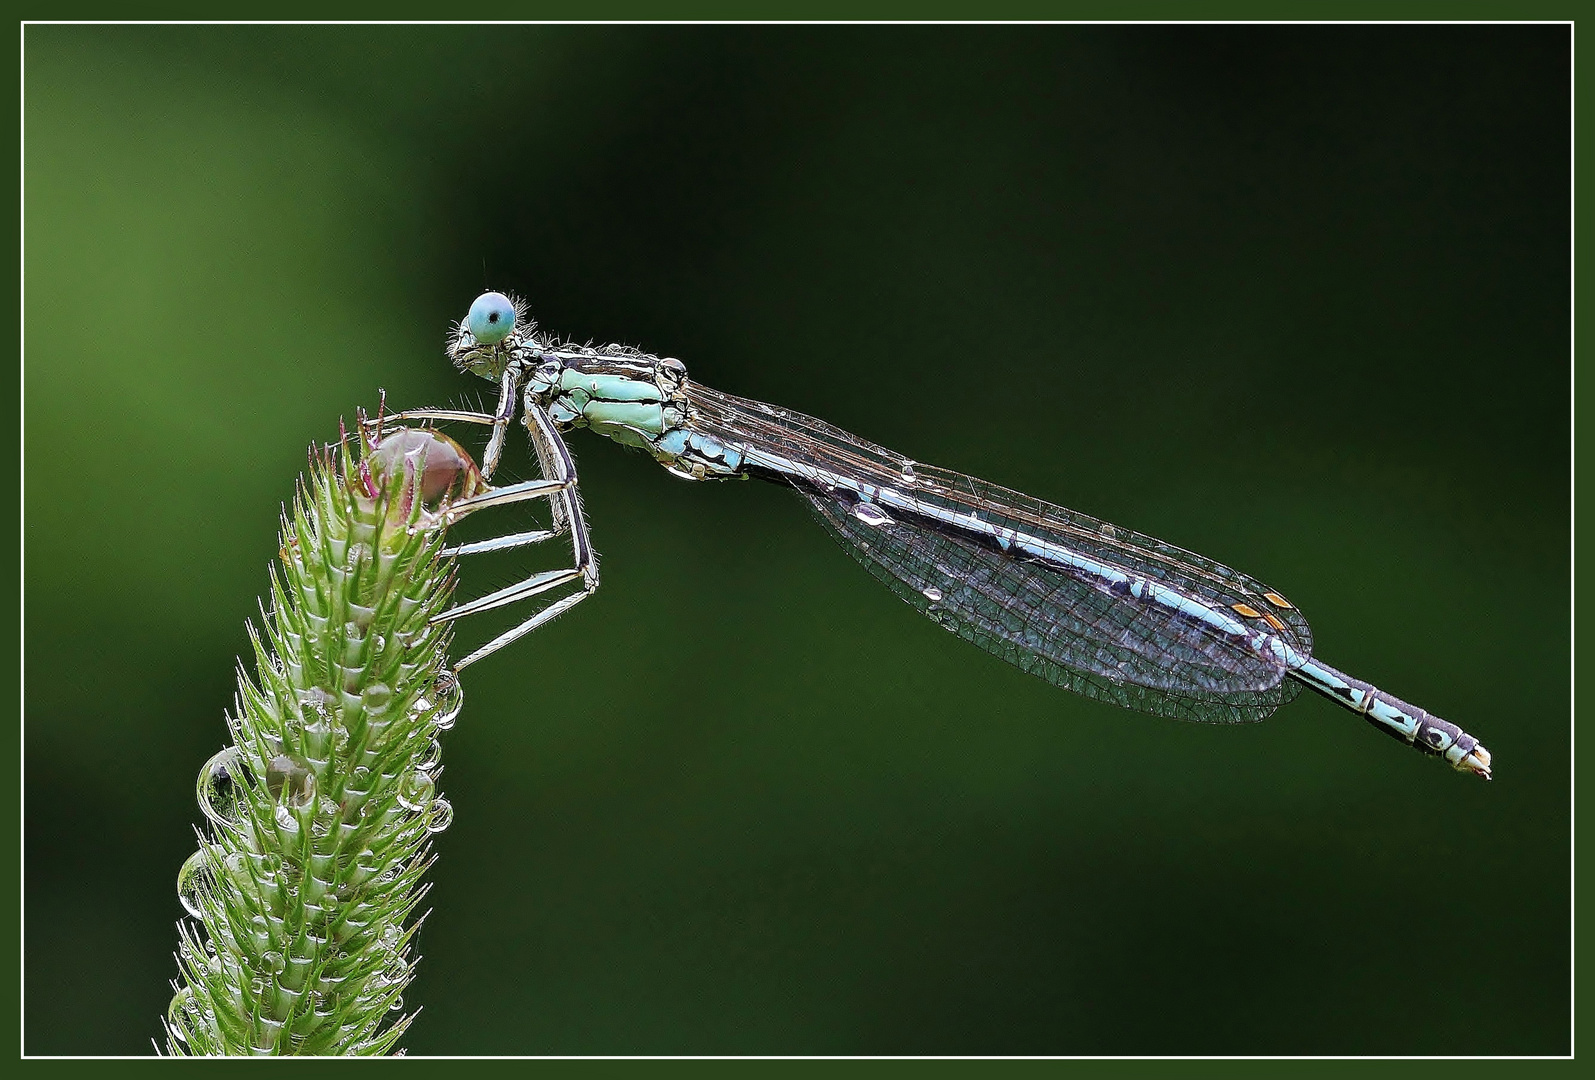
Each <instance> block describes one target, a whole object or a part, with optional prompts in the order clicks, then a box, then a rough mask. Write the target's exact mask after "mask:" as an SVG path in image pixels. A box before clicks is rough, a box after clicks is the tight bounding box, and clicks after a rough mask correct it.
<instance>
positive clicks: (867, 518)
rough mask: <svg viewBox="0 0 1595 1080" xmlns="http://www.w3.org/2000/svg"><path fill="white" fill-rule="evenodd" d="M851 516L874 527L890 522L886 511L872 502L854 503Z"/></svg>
mask: <svg viewBox="0 0 1595 1080" xmlns="http://www.w3.org/2000/svg"><path fill="white" fill-rule="evenodd" d="M853 516H854V517H856V518H858V519H859V520H860V521H862V522H863V523H864V524H866V525H873V526H875V527H876V528H880V527H881V526H882V525H890V524H892V519H891V518H890V517H888V516H887V514H886V511H884V510H882V509H881V508H880V507H878V506H876V505H875V504H874V503H872V502H860V503H858V504H856V505H855V506H854V507H853Z"/></svg>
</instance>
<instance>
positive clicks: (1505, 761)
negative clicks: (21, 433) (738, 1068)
mask: <svg viewBox="0 0 1595 1080" xmlns="http://www.w3.org/2000/svg"><path fill="white" fill-rule="evenodd" d="M1570 47H1571V40H1570V29H1569V28H1567V27H1560V28H1557V27H1549V28H1547V27H1504V26H1495V27H1438V28H1436V27H1430V28H1421V27H1398V28H1375V27H1304V28H1294V27H1195V28H1193V27H1054V28H1041V27H1017V28H996V27H985V28H976V27H961V28H960V27H919V28H907V29H893V28H882V27H870V28H862V27H861V28H838V27H822V28H791V27H783V28H753V27H617V28H599V27H543V28H539V27H474V28H473V27H466V28H440V27H425V28H404V27H339V28H303V27H250V28H238V29H227V28H219V27H142V28H120V27H68V26H33V27H29V28H28V29H27V31H26V34H25V41H24V60H25V80H24V91H25V108H24V113H23V115H24V120H25V124H26V129H25V135H26V142H25V159H24V165H25V168H24V180H25V184H26V189H25V200H24V207H25V213H24V223H25V228H26V243H25V274H26V277H25V285H26V294H25V302H24V308H23V310H24V315H25V318H26V330H25V336H24V344H25V348H26V356H25V365H24V396H25V422H26V429H25V434H26V446H27V464H26V469H25V479H26V495H25V501H24V512H25V523H24V538H25V543H26V560H25V574H24V576H25V586H26V608H25V660H24V671H25V676H26V700H25V706H26V711H25V747H26V761H25V770H26V771H25V783H26V803H25V811H26V831H25V892H24V899H25V903H26V910H25V938H24V944H25V971H24V974H25V986H24V1005H25V1031H24V1036H25V1041H24V1046H25V1049H26V1050H27V1051H28V1052H30V1053H109V1052H118V1053H134V1054H138V1053H143V1052H147V1051H149V1049H150V1039H151V1037H152V1036H154V1035H156V1034H157V1032H158V1018H159V1017H160V1016H161V1015H162V1014H163V1012H164V1009H165V1006H166V1002H167V999H168V997H169V995H170V991H169V989H168V987H167V979H168V978H170V977H171V976H172V975H173V974H174V973H175V971H176V968H175V964H174V961H173V960H172V956H171V953H172V950H173V948H174V946H175V941H176V937H175V931H174V927H173V924H174V922H175V921H176V919H177V918H178V916H179V915H180V914H181V909H180V908H179V906H178V903H177V898H176V895H175V891H174V880H175V877H176V874H177V868H178V866H179V864H180V863H181V862H182V861H183V858H184V857H185V856H186V855H187V854H188V853H189V852H190V851H192V850H193V847H194V842H193V837H192V833H191V827H192V826H193V824H194V823H196V822H197V821H198V820H199V815H198V811H197V809H196V807H195V805H194V795H193V792H194V777H195V774H196V772H197V770H198V768H199V766H200V764H201V763H202V762H203V761H204V760H205V759H206V757H207V756H209V755H210V754H211V753H212V752H213V751H214V750H216V749H217V748H219V747H220V746H221V745H222V742H223V739H224V737H225V728H224V726H223V722H222V715H223V712H224V710H225V709H226V708H227V707H228V705H229V703H230V701H231V697H232V686H233V664H234V657H235V656H236V655H238V654H240V653H241V652H242V651H243V650H244V649H245V647H246V637H245V633H244V622H245V620H246V619H248V618H250V617H251V616H252V615H253V614H254V613H255V612H256V597H257V596H258V595H259V594H260V593H261V592H262V590H263V589H264V587H265V584H266V567H267V565H268V563H269V562H270V560H271V559H272V557H273V556H274V555H275V553H276V550H277V537H276V532H277V515H278V512H279V508H280V506H281V503H282V502H283V500H285V499H287V498H288V497H289V496H290V495H291V493H292V490H293V484H294V480H295V477H296V475H297V474H298V471H299V469H300V467H301V465H302V464H303V462H304V453H305V448H306V446H307V445H308V444H309V443H311V442H312V441H314V440H326V439H328V438H331V437H333V436H334V435H335V434H336V431H337V425H338V420H339V417H340V416H342V417H351V416H352V415H353V410H354V409H355V407H356V406H358V405H361V404H364V405H367V406H374V405H375V403H376V399H377V390H378V388H379V387H385V388H386V390H387V392H388V398H389V401H390V402H391V403H393V404H395V405H398V406H401V407H402V406H415V405H421V404H444V403H450V402H473V403H474V402H476V401H479V400H481V399H484V398H486V397H487V396H488V394H489V392H490V388H489V387H488V386H487V384H486V383H480V382H477V381H475V380H471V379H470V378H468V377H466V376H461V375H457V374H456V373H454V372H453V371H452V370H451V369H450V368H449V366H448V365H447V363H446V362H445V361H444V360H443V358H442V352H441V349H442V341H443V334H444V331H445V328H446V327H447V325H448V324H449V322H450V320H453V319H458V318H461V317H463V315H464V313H465V310H466V307H467V306H468V305H469V303H470V301H471V299H472V298H473V297H474V296H475V295H476V294H477V293H478V292H479V291H481V290H482V288H483V287H484V286H492V287H494V288H498V289H509V290H513V291H516V292H519V293H521V294H522V295H524V296H527V297H529V298H530V300H531V304H532V307H533V310H534V312H535V314H536V315H537V317H538V318H539V319H540V320H541V322H542V323H543V324H544V325H545V326H547V327H549V328H551V329H553V330H556V331H558V332H560V333H564V334H568V335H571V336H574V337H577V338H579V339H587V338H593V339H602V340H605V341H608V340H616V339H618V340H621V341H625V342H629V343H634V344H641V345H643V346H644V347H646V348H648V349H650V350H653V351H657V352H660V353H664V354H669V355H674V356H678V357H681V358H682V359H683V360H684V361H686V363H687V364H688V366H689V369H690V370H691V372H692V373H693V375H694V376H695V377H697V378H699V379H701V380H703V381H705V382H708V383H710V384H711V385H714V386H716V387H719V388H721V389H724V390H728V391H731V392H733V393H738V394H743V395H747V396H752V397H756V398H760V399H763V400H767V401H772V402H776V403H779V404H783V405H787V406H790V407H794V408H798V409H802V410H804V411H806V412H810V413H813V414H816V415H818V416H821V417H824V418H826V419H828V420H830V421H831V422H833V423H836V424H839V425H842V426H844V427H846V428H849V429H851V430H854V431H857V432H858V433H860V434H861V435H863V436H865V437H866V438H869V439H871V440H873V441H876V442H879V443H882V444H884V445H886V446H890V447H892V448H893V449H897V450H900V451H902V452H903V453H905V454H908V455H910V456H912V457H915V458H918V459H919V460H922V461H929V462H934V463H937V464H942V465H947V466H951V467H954V468H958V469H961V470H964V471H968V472H971V473H974V474H976V475H978V476H982V477H986V478H988V479H991V480H994V481H997V482H999V483H1002V484H1006V485H1008V486H1010V487H1015V488H1018V489H1020V490H1023V491H1026V492H1029V493H1032V494H1034V495H1037V496H1041V497H1043V498H1047V499H1051V500H1053V501H1056V502H1061V503H1063V504H1065V505H1068V506H1071V507H1076V508H1079V509H1081V510H1085V511H1088V512H1090V513H1093V514H1097V515H1099V516H1101V517H1105V518H1107V519H1109V520H1111V521H1115V522H1118V523H1121V524H1124V525H1129V526H1133V527H1135V528H1137V529H1140V530H1142V531H1145V532H1149V533H1152V534H1154V535H1158V536H1162V537H1164V538H1166V539H1168V540H1171V541H1173V542H1175V543H1178V544H1181V545H1183V546H1186V547H1189V548H1192V549H1194V550H1197V551H1200V552H1203V553H1205V554H1208V555H1210V556H1212V557H1214V558H1217V559H1221V560H1223V561H1225V562H1228V563H1230V564H1231V565H1234V566H1236V567H1239V568H1242V569H1244V570H1246V571H1248V572H1250V573H1252V574H1255V575H1257V576H1258V577H1260V578H1262V579H1264V580H1266V581H1268V582H1270V583H1271V584H1273V585H1275V586H1276V587H1277V588H1279V589H1280V590H1282V591H1283V592H1284V593H1285V594H1286V595H1288V596H1289V597H1291V599H1292V600H1294V601H1295V602H1296V603H1297V604H1298V605H1299V606H1300V607H1302V608H1303V609H1304V610H1305V611H1306V612H1307V614H1308V615H1309V617H1310V618H1312V620H1313V623H1314V627H1315V629H1316V632H1317V639H1318V646H1319V648H1318V651H1319V652H1320V654H1321V655H1322V656H1323V657H1324V658H1325V659H1326V660H1328V661H1329V662H1330V663H1333V664H1335V665H1337V666H1340V667H1342V668H1344V669H1345V670H1347V671H1349V672H1352V673H1353V674H1355V675H1358V676H1360V677H1363V678H1366V679H1368V680H1371V681H1373V682H1375V683H1377V684H1378V685H1380V686H1383V687H1386V688H1388V689H1390V690H1391V691H1393V692H1394V693H1397V694H1399V695H1400V696H1402V697H1405V698H1407V699H1409V700H1412V701H1415V702H1418V703H1420V704H1422V705H1424V706H1426V707H1428V708H1430V709H1432V710H1434V711H1435V712H1436V713H1438V714H1440V715H1442V716H1445V717H1448V718H1450V719H1452V720H1455V721H1457V722H1459V723H1461V724H1462V725H1463V726H1464V727H1466V728H1468V729H1469V730H1471V731H1473V732H1474V733H1475V734H1477V735H1479V736H1480V737H1481V738H1482V739H1483V740H1484V742H1485V743H1486V744H1487V745H1488V746H1489V747H1490V749H1491V750H1492V751H1493V752H1494V754H1495V755H1496V760H1497V764H1498V777H1499V779H1498V780H1497V781H1496V782H1494V783H1493V784H1488V785H1486V784H1483V783H1479V782H1476V781H1474V780H1472V779H1470V778H1465V777H1462V776H1459V775H1456V774H1453V773H1452V772H1450V771H1449V770H1448V769H1446V768H1444V767H1443V766H1441V765H1440V764H1437V763H1436V762H1434V761H1431V760H1425V759H1423V758H1420V757H1419V756H1418V755H1416V754H1414V753H1412V752H1410V751H1408V750H1405V749H1403V748H1401V747H1400V746H1398V745H1397V744H1395V743H1393V742H1391V741H1389V740H1386V739H1384V738H1382V737H1380V736H1378V735H1377V734H1375V733H1374V732H1373V731H1372V730H1370V729H1369V728H1367V727H1366V726H1365V725H1363V724H1361V723H1360V722H1358V721H1357V720H1356V719H1354V718H1352V717H1350V716H1349V715H1348V714H1346V713H1344V712H1341V711H1340V710H1338V709H1336V708H1334V707H1333V706H1331V705H1330V704H1328V703H1327V702H1324V701H1321V700H1319V699H1316V698H1313V699H1311V700H1308V699H1303V700H1299V701H1298V702H1297V703H1295V704H1294V705H1292V706H1290V707H1288V708H1286V709H1285V710H1283V711H1282V712H1281V713H1280V714H1279V715H1277V716H1276V717H1275V718H1274V719H1272V720H1271V721H1270V722H1268V723H1265V724H1260V725H1251V726H1245V727H1237V728H1217V727H1206V726H1198V725H1190V724H1182V723H1178V722H1175V721H1169V720H1159V719H1153V718H1148V717H1143V716H1138V715H1134V714H1129V713H1121V712H1119V711H1117V710H1114V709H1112V708H1109V707H1107V706H1104V705H1099V704H1095V703H1091V702H1087V701H1082V700H1079V699H1077V698H1075V697H1073V696H1071V695H1068V694H1066V693H1063V692H1062V691H1058V690H1055V689H1053V688H1051V687H1049V686H1047V685H1046V684H1044V683H1042V682H1040V681H1039V680H1035V679H1032V678H1029V677H1027V676H1025V675H1022V674H1021V673H1019V672H1017V671H1015V670H1014V669H1012V668H1010V667H1008V666H1006V665H1004V664H1002V663H1000V662H998V661H997V660H995V659H993V658H991V657H989V656H987V655H985V654H983V653H980V652H978V651H977V650H975V649H973V648H970V647H969V646H967V645H964V644H962V643H960V642H959V641H957V640H956V639H954V638H953V637H951V636H950V635H948V634H946V633H945V632H943V631H941V630H939V629H938V628H937V627H935V626H934V625H932V624H931V623H930V622H928V621H927V620H924V619H922V618H919V617H917V616H916V615H914V614H913V613H912V612H911V611H910V610H909V609H907V608H906V607H905V606H904V605H902V604H901V603H900V602H898V601H897V600H896V599H895V598H893V597H892V596H891V595H890V594H889V593H888V592H887V591H886V590H885V589H883V588H881V587H880V586H879V585H877V584H876V583H875V582H874V581H873V580H872V579H870V578H869V577H868V576H867V575H866V574H865V572H864V571H863V570H862V569H860V568H859V567H858V566H857V565H855V564H854V563H853V562H852V561H851V560H850V559H848V558H847V557H846V556H845V555H844V554H843V553H842V552H841V551H839V550H838V549H836V548H835V547H834V546H833V544H832V543H831V541H830V540H829V539H827V537H826V536H825V534H824V533H823V532H822V531H821V530H820V529H819V528H818V527H817V526H816V525H815V524H814V523H813V522H812V521H811V520H810V519H809V517H808V514H807V513H806V511H805V509H804V508H803V506H802V505H801V503H800V501H799V500H797V499H795V498H794V497H792V496H791V495H790V494H788V493H786V492H783V491H781V490H779V489H777V488H773V487H766V486H764V485H758V484H722V485H710V484H705V485H693V484H687V483H683V482H680V481H677V480H674V479H672V478H671V477H669V476H667V475H666V474H665V473H664V472H663V470H661V469H659V468H658V467H656V466H655V465H653V464H652V463H650V462H649V461H648V460H647V459H645V458H643V457H640V456H637V455H634V454H628V453H625V452H622V451H621V450H620V449H619V448H617V447H615V446H614V445H613V444H610V443H608V442H606V441H604V440H601V439H597V438H595V437H593V436H591V435H588V434H586V433H576V434H575V435H573V437H572V448H573V449H574V451H575V452H576V454H577V455H578V458H579V463H580V466H581V478H582V490H583V493H584V495H585V497H586V501H587V506H588V508H589V511H590V514H591V520H592V528H593V535H594V539H595V542H596V544H597V546H598V549H599V550H600V552H601V553H602V554H603V556H604V564H603V567H604V579H603V580H604V586H603V588H602V590H601V591H600V592H599V593H598V595H597V596H596V597H595V598H594V599H593V600H591V601H589V602H588V603H586V604H583V605H581V606H580V607H578V608H577V609H576V610H575V611H574V612H572V613H571V614H570V615H568V616H566V617H564V618H562V619H560V620H559V621H557V622H556V623H554V624H552V625H550V626H548V627H547V628H545V629H543V630H541V631H539V632H538V633H537V634H536V635H534V636H533V637H532V638H530V639H527V640H526V641H524V642H522V643H521V644H520V645H519V646H518V647H516V648H514V649H512V650H509V651H507V652H505V653H503V654H501V655H499V656H496V657H494V658H492V659H491V660H489V661H487V662H484V663H482V664H481V665H479V666H478V667H476V668H473V669H471V670H470V672H469V673H468V678H467V680H466V690H467V707H466V711H465V713H464V715H463V716H462V718H461V722H460V724H459V726H458V727H457V728H456V729H455V730H454V731H453V732H452V733H451V734H450V736H449V737H448V739H447V741H446V744H445V749H446V757H445V761H446V764H447V772H446V774H445V776H444V778H443V783H442V788H443V790H445V791H446V792H447V793H448V795H449V797H450V799H451V800H452V801H453V803H454V806H455V808H456V811H457V816H456V821H455V824H454V826H453V827H452V828H451V829H450V830H449V831H448V832H447V833H444V834H442V835H441V836H440V837H439V840H438V849H439V851H440V853H441V859H440V861H439V863H438V865H437V867H436V869H435V871H434V873H433V877H434V880H435V883H436V884H435V888H434V889H433V891H432V893H431V895H430V899H429V902H430V904H431V907H432V909H433V911H432V915H431V918H430V921H429V922H428V923H427V925H426V928H425V930H424V931H423V933H422V936H421V950H422V952H423V954H424V956H425V959H424V961H423V963H422V965H421V967H420V970H419V976H418V979H417V981H416V983H415V986H414V989H413V993H411V994H410V995H408V997H409V998H410V1004H412V1005H420V1006H422V1007H423V1012H422V1014H421V1017H420V1019H419V1021H418V1022H417V1023H416V1025H415V1026H414V1028H413V1029H412V1034H411V1035H410V1036H409V1037H408V1038H407V1045H408V1047H409V1049H410V1052H411V1053H466V1054H471V1053H560V1054H566V1053H694V1052H706V1053H731V1052H736V1053H848V1054H852V1053H862V1054H877V1053H894V1054H895V1053H910V1054H912V1053H931V1052H935V1053H955V1054H989V1053H1015V1054H1019V1053H1023V1054H1052V1053H1231V1052H1238V1053H1257V1052H1269V1053H1298V1052H1300V1053H1306V1052H1311V1053H1354V1054H1360V1053H1544V1054H1560V1053H1567V1052H1569V1051H1570V1048H1571V1041H1570V1040H1571V1034H1570V1018H1569V1009H1570V991H1569V978H1570V962H1569V942H1570V906H1569V904H1570V901H1569V891H1570V878H1569V864H1570V848H1569V840H1570V822H1569V809H1570V791H1569V775H1570V763H1569V745H1570V740H1569V725H1570V713H1569V682H1570V674H1571V671H1570V647H1571V640H1570V610H1569V609H1570V602H1569V589H1570V571H1569V566H1570V519H1569V490H1570V486H1569V485H1570V465H1569V450H1570V445H1569V439H1570V436H1569V431H1570V401H1569V385H1570V379H1571V373H1570V360H1569V349H1570V336H1569V309H1568V297H1569V284H1570V263H1569V242H1570V211H1569V200H1570V192H1569V159H1568V141H1569V110H1570V105H1569V97H1568V95H1569V85H1570V67H1569V55H1570ZM531 557H532V558H534V559H539V560H543V564H544V565H553V564H554V562H555V561H556V560H557V559H558V558H559V553H558V552H546V553H545V552H534V553H533V554H532V556H531ZM513 569H514V567H513V565H512V564H508V563H498V564H490V565H485V566H472V567H470V568H469V569H468V571H467V573H466V576H465V581H464V588H465V590H466V591H467V592H468V593H471V594H475V593H478V592H481V591H485V590H486V589H488V588H491V587H493V586H495V585H497V584H502V583H504V582H506V581H508V580H510V575H511V573H512V572H513ZM523 572H524V571H523ZM481 632H482V631H480V630H475V631H473V629H472V628H471V627H469V626H467V627H466V628H465V629H464V630H463V631H462V634H464V635H471V634H473V633H481Z"/></svg>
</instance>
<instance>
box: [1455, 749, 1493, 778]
mask: <svg viewBox="0 0 1595 1080" xmlns="http://www.w3.org/2000/svg"><path fill="white" fill-rule="evenodd" d="M1456 767H1457V769H1458V770H1459V771H1461V772H1470V773H1473V774H1474V775H1476V776H1482V777H1484V778H1485V779H1486V780H1489V779H1492V777H1491V775H1490V752H1489V751H1488V750H1486V749H1485V748H1484V747H1483V746H1475V747H1474V748H1473V749H1472V750H1471V751H1469V753H1468V756H1467V757H1465V758H1463V759H1462V760H1461V761H1459V762H1457V764H1456Z"/></svg>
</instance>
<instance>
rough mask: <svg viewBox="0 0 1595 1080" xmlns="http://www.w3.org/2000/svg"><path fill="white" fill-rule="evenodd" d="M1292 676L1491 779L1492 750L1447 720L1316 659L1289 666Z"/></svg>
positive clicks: (1460, 767) (1430, 751) (1383, 726)
mask: <svg viewBox="0 0 1595 1080" xmlns="http://www.w3.org/2000/svg"><path fill="white" fill-rule="evenodd" d="M1290 675H1291V678H1293V679H1296V680H1298V681H1299V682H1301V683H1304V684H1305V685H1306V686H1307V687H1308V688H1310V689H1312V690H1316V691H1317V692H1318V693H1320V694H1322V695H1323V696H1324V697H1326V698H1328V699H1329V700H1330V701H1333V702H1335V703H1336V704H1339V705H1342V706H1344V707H1346V708H1348V709H1350V710H1351V711H1352V712H1354V713H1356V714H1358V715H1359V716H1364V717H1366V718H1367V719H1368V722H1369V723H1370V724H1372V725H1373V726H1374V727H1376V728H1378V729H1379V730H1380V731H1383V732H1384V733H1385V734H1387V735H1390V736H1391V737H1393V738H1397V739H1400V740H1401V741H1402V742H1404V743H1406V744H1407V745H1408V746H1411V747H1414V748H1415V749H1417V750H1419V751H1422V752H1423V753H1425V754H1434V755H1435V756H1437V757H1443V758H1445V759H1446V760H1447V761H1449V762H1450V763H1451V767H1452V768H1454V769H1456V770H1457V771H1459V772H1471V773H1474V774H1476V775H1478V776H1482V777H1484V778H1485V779H1486V780H1488V779H1490V752H1489V751H1488V750H1486V749H1485V748H1484V747H1483V746H1481V745H1480V744H1479V740H1478V739H1475V738H1474V737H1473V736H1472V735H1469V734H1468V733H1467V732H1466V731H1463V730H1462V729H1461V728H1459V727H1457V726H1456V725H1455V724H1453V723H1451V722H1450V721H1448V720H1442V719H1440V718H1439V717H1438V716H1433V715H1431V714H1429V713H1428V712H1425V711H1424V710H1423V709H1420V708H1418V707H1417V706H1416V705H1411V704H1408V703H1407V702H1405V701H1402V700H1401V699H1400V698H1398V697H1395V696H1394V695H1391V694H1387V693H1385V692H1384V691H1383V690H1380V689H1379V688H1377V687H1374V686H1370V685H1369V684H1368V683H1365V682H1363V681H1361V680H1360V679H1353V678H1352V677H1351V676H1350V675H1347V674H1346V673H1345V672H1342V671H1336V670H1335V669H1334V668H1332V667H1330V666H1329V665H1328V664H1325V663H1323V662H1322V661H1319V660H1312V659H1309V660H1308V661H1307V662H1306V663H1304V664H1302V665H1301V666H1300V667H1297V668H1294V669H1292V670H1291V672H1290Z"/></svg>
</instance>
